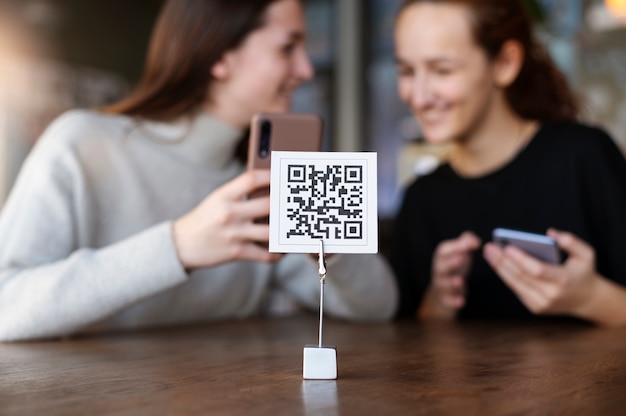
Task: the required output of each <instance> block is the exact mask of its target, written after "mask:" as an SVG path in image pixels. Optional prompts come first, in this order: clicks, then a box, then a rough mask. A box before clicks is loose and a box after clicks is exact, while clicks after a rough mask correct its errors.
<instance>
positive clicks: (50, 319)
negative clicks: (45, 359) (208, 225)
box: [0, 223, 186, 341]
mask: <svg viewBox="0 0 626 416" xmlns="http://www.w3.org/2000/svg"><path fill="white" fill-rule="evenodd" d="M168 228H169V224H165V223H164V224H161V225H159V226H156V227H154V228H152V229H149V230H147V231H145V232H143V233H140V234H138V235H136V236H133V237H131V238H129V239H127V240H124V241H122V242H119V243H117V244H114V245H111V246H108V247H105V248H102V249H100V250H89V249H83V250H78V251H76V252H75V253H73V254H72V255H71V256H69V257H68V258H66V259H61V260H59V261H56V262H54V263H50V264H45V265H40V266H35V267H25V268H19V269H16V268H6V267H5V268H4V269H3V270H2V271H1V272H0V316H2V319H0V341H11V340H24V339H34V338H46V337H55V336H62V335H67V334H71V333H73V332H76V331H77V330H79V329H82V328H84V327H85V326H87V325H89V324H91V323H94V322H97V321H99V320H101V319H102V318H104V317H106V316H109V315H110V314H112V313H115V312H116V311H118V310H120V309H122V308H124V307H125V306H128V305H130V304H132V303H134V302H137V301H138V300H141V299H144V298H146V297H148V296H151V295H153V294H155V293H159V292H161V291H163V290H165V289H167V288H169V287H172V286H174V285H177V284H180V283H181V282H183V281H184V279H185V278H186V274H185V273H184V271H183V270H182V267H181V266H180V264H179V263H178V260H177V258H176V253H175V251H174V249H173V245H172V242H171V237H169V236H168V233H169V230H168ZM170 234H171V233H170Z"/></svg>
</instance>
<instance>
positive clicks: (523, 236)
mask: <svg viewBox="0 0 626 416" xmlns="http://www.w3.org/2000/svg"><path fill="white" fill-rule="evenodd" d="M493 241H494V242H495V243H496V244H498V245H500V246H502V247H504V246H506V245H508V244H511V245H514V246H515V247H517V248H519V249H520V250H523V251H524V252H525V253H528V254H530V255H531V256H533V257H535V258H537V259H539V260H541V261H544V262H546V263H550V264H559V263H561V254H560V253H559V248H558V246H557V244H556V241H555V240H554V238H552V237H549V236H547V235H543V234H534V233H528V232H525V231H518V230H510V229H507V228H496V229H495V230H493Z"/></svg>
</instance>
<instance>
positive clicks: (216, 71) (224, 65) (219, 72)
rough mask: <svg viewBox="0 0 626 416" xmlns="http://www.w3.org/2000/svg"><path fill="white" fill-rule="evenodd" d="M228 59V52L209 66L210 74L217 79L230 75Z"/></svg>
mask: <svg viewBox="0 0 626 416" xmlns="http://www.w3.org/2000/svg"><path fill="white" fill-rule="evenodd" d="M229 62H230V59H229V56H228V53H226V54H225V55H224V56H222V57H221V58H220V60H219V61H217V62H216V63H215V64H214V65H213V67H212V68H211V75H213V78H215V79H217V80H224V79H226V78H228V76H229V75H230V64H229Z"/></svg>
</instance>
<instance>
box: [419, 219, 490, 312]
mask: <svg viewBox="0 0 626 416" xmlns="http://www.w3.org/2000/svg"><path fill="white" fill-rule="evenodd" d="M480 244H481V241H480V238H478V237H477V236H476V235H475V234H474V233H472V232H469V231H466V232H464V233H463V234H461V235H460V236H459V237H458V238H455V239H453V240H446V241H443V242H442V243H440V244H439V245H438V246H437V249H436V250H435V254H434V256H433V268H432V279H431V282H430V287H429V289H428V292H427V293H426V296H425V298H424V302H422V306H421V307H420V310H419V315H420V317H421V318H433V317H434V318H446V319H452V318H454V317H455V316H456V313H457V311H458V310H459V309H461V308H462V307H463V306H465V278H466V277H467V273H468V272H469V269H470V266H471V263H472V253H473V252H474V251H476V250H477V249H478V248H479V247H480Z"/></svg>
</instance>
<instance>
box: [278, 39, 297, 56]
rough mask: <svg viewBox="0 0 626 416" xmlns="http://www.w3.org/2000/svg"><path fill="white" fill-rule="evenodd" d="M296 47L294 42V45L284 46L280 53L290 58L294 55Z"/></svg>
mask: <svg viewBox="0 0 626 416" xmlns="http://www.w3.org/2000/svg"><path fill="white" fill-rule="evenodd" d="M296 46H297V45H296V44H295V43H293V42H292V43H288V44H286V45H284V46H283V47H282V48H281V49H280V51H281V53H282V54H283V55H285V56H289V55H291V54H292V53H293V51H294V50H295V49H296Z"/></svg>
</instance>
